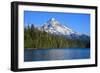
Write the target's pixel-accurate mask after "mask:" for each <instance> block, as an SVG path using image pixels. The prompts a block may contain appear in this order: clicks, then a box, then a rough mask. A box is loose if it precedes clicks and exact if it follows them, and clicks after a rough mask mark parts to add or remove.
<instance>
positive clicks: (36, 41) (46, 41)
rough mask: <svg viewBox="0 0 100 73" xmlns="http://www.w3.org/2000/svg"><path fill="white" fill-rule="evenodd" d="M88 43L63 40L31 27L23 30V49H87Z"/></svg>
mask: <svg viewBox="0 0 100 73" xmlns="http://www.w3.org/2000/svg"><path fill="white" fill-rule="evenodd" d="M89 43H90V42H88V41H82V40H71V39H65V38H63V37H61V36H55V35H51V34H48V33H46V32H45V31H40V30H38V29H36V28H34V25H31V27H29V26H28V27H27V28H24V48H33V49H39V48H45V49H46V48H89V47H90V44H89Z"/></svg>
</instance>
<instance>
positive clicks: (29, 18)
mask: <svg viewBox="0 0 100 73" xmlns="http://www.w3.org/2000/svg"><path fill="white" fill-rule="evenodd" d="M52 17H54V18H56V20H58V21H59V22H60V23H61V24H63V25H65V26H68V27H70V28H71V29H73V30H74V31H76V32H80V33H83V34H86V35H90V14H83V13H60V12H34V11H24V26H28V25H29V26H30V25H31V24H35V26H41V25H43V24H44V23H45V22H47V21H48V20H49V19H51V18H52Z"/></svg>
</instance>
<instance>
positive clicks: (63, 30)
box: [38, 18, 83, 39]
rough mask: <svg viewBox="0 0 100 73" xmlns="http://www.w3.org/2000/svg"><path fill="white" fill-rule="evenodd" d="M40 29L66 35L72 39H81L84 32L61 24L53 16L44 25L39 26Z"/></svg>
mask: <svg viewBox="0 0 100 73" xmlns="http://www.w3.org/2000/svg"><path fill="white" fill-rule="evenodd" d="M38 29H39V30H41V31H45V32H47V33H51V34H53V35H59V36H64V37H67V38H70V39H79V38H80V36H81V37H82V35H83V34H80V33H79V32H75V31H73V30H72V29H70V28H68V27H67V26H65V25H63V24H61V23H60V22H59V21H57V20H56V19H55V18H51V19H50V20H48V21H47V22H46V23H44V25H43V26H41V27H38Z"/></svg>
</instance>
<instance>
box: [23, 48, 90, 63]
mask: <svg viewBox="0 0 100 73" xmlns="http://www.w3.org/2000/svg"><path fill="white" fill-rule="evenodd" d="M88 58H90V48H60V49H58V48H57V49H38V50H32V49H25V50H24V61H25V62H30V61H48V60H73V59H88Z"/></svg>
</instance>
